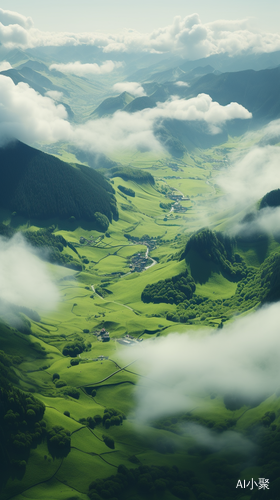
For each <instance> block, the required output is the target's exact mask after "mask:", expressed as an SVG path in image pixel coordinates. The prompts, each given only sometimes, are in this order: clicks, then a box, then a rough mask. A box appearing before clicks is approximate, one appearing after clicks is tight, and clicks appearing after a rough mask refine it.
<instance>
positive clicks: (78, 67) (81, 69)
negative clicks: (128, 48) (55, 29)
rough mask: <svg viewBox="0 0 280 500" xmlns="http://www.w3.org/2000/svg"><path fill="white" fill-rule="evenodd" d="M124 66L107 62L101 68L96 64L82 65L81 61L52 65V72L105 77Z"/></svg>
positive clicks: (119, 63)
mask: <svg viewBox="0 0 280 500" xmlns="http://www.w3.org/2000/svg"><path fill="white" fill-rule="evenodd" d="M122 65H123V63H121V62H113V61H105V62H104V63H102V64H101V65H100V66H99V65H98V64H96V63H92V64H89V63H86V64H82V63H81V62H80V61H75V62H73V63H67V64H51V66H50V68H49V69H50V70H52V69H55V70H57V71H61V72H62V73H70V74H71V75H77V76H85V75H105V74H108V73H112V71H114V70H115V69H117V68H120V67H121V66H122Z"/></svg>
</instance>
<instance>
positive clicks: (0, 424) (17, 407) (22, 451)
mask: <svg viewBox="0 0 280 500" xmlns="http://www.w3.org/2000/svg"><path fill="white" fill-rule="evenodd" d="M1 359H2V362H4V363H3V364H4V366H5V365H7V364H8V362H9V360H8V361H7V360H6V359H5V356H3V355H1ZM2 376H3V375H2ZM44 411H45V405H44V404H43V403H42V402H41V401H39V400H38V399H36V398H35V397H34V396H32V394H29V393H27V394H26V393H23V392H22V391H20V390H19V389H16V388H14V387H12V386H11V385H10V384H9V383H7V382H6V383H5V384H4V387H3V386H2V384H1V387H0V434H1V446H0V463H1V465H2V466H3V464H6V466H7V469H8V470H9V472H12V470H14V469H18V468H20V469H21V471H22V472H24V470H25V466H26V462H27V460H28V457H29V453H30V449H31V447H32V446H36V445H37V444H38V443H39V442H40V441H41V439H42V437H43V435H44V433H45V422H44V421H42V418H43V415H44Z"/></svg>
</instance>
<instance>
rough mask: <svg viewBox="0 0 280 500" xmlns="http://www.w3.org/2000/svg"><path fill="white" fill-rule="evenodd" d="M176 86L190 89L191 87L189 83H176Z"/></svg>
mask: <svg viewBox="0 0 280 500" xmlns="http://www.w3.org/2000/svg"><path fill="white" fill-rule="evenodd" d="M174 85H177V86H178V87H189V86H190V84H189V83H187V82H181V81H178V82H175V83H174Z"/></svg>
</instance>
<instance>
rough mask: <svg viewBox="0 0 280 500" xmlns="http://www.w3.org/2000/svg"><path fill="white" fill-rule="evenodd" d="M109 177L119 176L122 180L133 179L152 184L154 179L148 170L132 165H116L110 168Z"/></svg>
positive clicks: (138, 182) (139, 182) (137, 181)
mask: <svg viewBox="0 0 280 500" xmlns="http://www.w3.org/2000/svg"><path fill="white" fill-rule="evenodd" d="M110 177H121V179H123V180H124V181H134V182H136V183H137V184H147V183H148V184H152V185H153V184H154V183H155V179H154V177H153V176H152V174H150V173H149V172H145V171H144V170H140V169H138V168H132V167H122V166H116V167H113V168H111V170H110Z"/></svg>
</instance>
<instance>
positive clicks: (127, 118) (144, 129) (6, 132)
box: [0, 75, 251, 153]
mask: <svg viewBox="0 0 280 500" xmlns="http://www.w3.org/2000/svg"><path fill="white" fill-rule="evenodd" d="M0 107H1V115H0V142H2V144H3V143H4V142H5V141H7V140H8V139H10V138H17V139H19V140H21V141H23V142H26V143H27V144H34V142H36V141H37V142H38V141H41V142H43V141H44V142H49V143H55V142H58V141H60V140H65V141H68V142H72V143H73V144H77V145H79V147H81V148H84V149H86V150H89V151H94V152H103V153H108V152H110V151H113V150H116V149H120V148H129V149H131V148H136V149H140V150H155V149H161V145H160V143H159V142H158V140H157V139H156V138H155V135H154V130H155V128H156V127H157V125H158V124H160V123H161V121H162V120H164V119H175V120H188V121H201V122H204V123H205V124H206V126H208V128H209V133H216V131H217V130H219V127H220V126H221V125H222V124H223V123H225V122H226V121H227V120H232V119H234V118H243V119H248V118H250V117H251V114H250V113H249V112H248V111H247V110H246V109H245V108H243V106H241V105H239V104H237V103H232V105H229V106H221V105H220V104H218V103H216V102H213V101H212V99H211V97H210V96H208V95H206V94H200V95H198V96H197V97H196V98H192V99H189V100H184V99H182V100H180V99H178V98H173V100H171V101H166V102H164V103H158V104H157V106H156V107H155V108H147V109H144V110H142V111H138V112H136V113H133V114H130V113H126V112H123V111H118V112H116V113H115V114H114V115H112V116H111V117H106V118H100V119H97V120H90V121H88V122H86V123H85V124H83V125H76V126H73V125H71V124H70V123H69V122H68V121H67V112H66V110H65V108H64V106H62V105H57V104H55V102H54V100H53V99H51V98H50V97H46V96H41V95H40V94H38V93H37V92H35V90H33V89H31V88H30V87H29V86H28V85H27V84H25V83H19V84H18V85H15V84H14V83H13V81H12V80H11V79H10V78H7V77H5V76H1V75H0Z"/></svg>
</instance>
